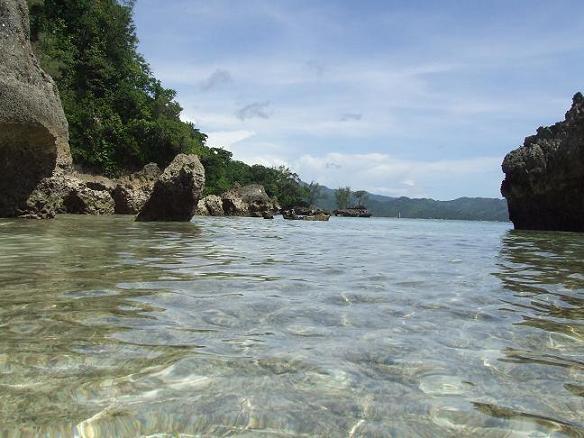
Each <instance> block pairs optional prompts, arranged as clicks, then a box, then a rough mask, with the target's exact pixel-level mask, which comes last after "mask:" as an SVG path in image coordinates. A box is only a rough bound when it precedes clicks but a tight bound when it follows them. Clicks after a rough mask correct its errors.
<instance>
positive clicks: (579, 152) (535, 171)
mask: <svg viewBox="0 0 584 438" xmlns="http://www.w3.org/2000/svg"><path fill="white" fill-rule="evenodd" d="M503 172H504V173H505V180H504V181H503V185H502V186H501V193H502V194H503V196H504V197H505V198H507V203H508V206H509V217H510V219H511V221H512V222H513V224H514V225H515V228H517V229H534V230H561V231H580V232H582V231H584V191H583V188H584V96H583V95H582V94H581V93H577V94H576V95H575V96H574V98H573V104H572V108H571V109H570V110H569V111H568V112H567V113H566V119H565V121H563V122H559V123H556V124H555V125H553V126H550V127H545V128H543V127H541V128H539V129H538V130H537V134H536V135H533V136H530V137H527V138H526V139H525V142H524V144H523V146H521V147H520V148H518V149H516V150H514V151H512V152H511V153H509V154H508V155H507V156H506V157H505V160H504V161H503Z"/></svg>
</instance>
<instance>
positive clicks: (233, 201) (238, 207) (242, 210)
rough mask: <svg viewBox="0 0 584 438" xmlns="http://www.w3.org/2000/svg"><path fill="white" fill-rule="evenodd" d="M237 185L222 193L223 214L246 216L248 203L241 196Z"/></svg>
mask: <svg viewBox="0 0 584 438" xmlns="http://www.w3.org/2000/svg"><path fill="white" fill-rule="evenodd" d="M239 188H240V187H239V186H237V187H234V188H233V189H231V190H228V191H227V192H225V193H223V194H222V195H221V199H222V200H223V211H224V212H225V216H247V215H249V205H248V204H247V203H246V202H245V201H244V200H243V199H242V198H241V195H240V194H239Z"/></svg>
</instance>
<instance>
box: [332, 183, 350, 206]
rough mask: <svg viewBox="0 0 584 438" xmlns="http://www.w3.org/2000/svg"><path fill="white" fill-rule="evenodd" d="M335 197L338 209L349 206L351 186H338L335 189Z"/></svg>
mask: <svg viewBox="0 0 584 438" xmlns="http://www.w3.org/2000/svg"><path fill="white" fill-rule="evenodd" d="M335 199H336V201H337V208H338V209H339V210H342V209H345V208H347V207H349V203H350V202H351V187H339V188H338V189H337V190H335Z"/></svg>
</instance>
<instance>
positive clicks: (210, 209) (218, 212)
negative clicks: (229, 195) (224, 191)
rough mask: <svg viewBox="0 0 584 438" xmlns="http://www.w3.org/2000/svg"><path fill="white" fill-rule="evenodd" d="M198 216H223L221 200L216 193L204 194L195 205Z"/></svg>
mask: <svg viewBox="0 0 584 438" xmlns="http://www.w3.org/2000/svg"><path fill="white" fill-rule="evenodd" d="M197 215H199V216H224V215H225V212H224V211H223V200H222V199H221V198H220V197H219V196H216V195H209V196H205V197H204V198H203V199H201V200H200V201H199V203H198V205H197Z"/></svg>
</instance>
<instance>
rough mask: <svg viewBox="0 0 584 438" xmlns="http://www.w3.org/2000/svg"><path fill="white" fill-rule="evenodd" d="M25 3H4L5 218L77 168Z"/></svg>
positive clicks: (1, 187)
mask: <svg viewBox="0 0 584 438" xmlns="http://www.w3.org/2000/svg"><path fill="white" fill-rule="evenodd" d="M29 32H30V31H29V18H28V9H27V5H26V1H25V0H0V216H15V215H17V214H18V210H19V209H20V208H22V207H23V206H24V204H25V202H26V200H27V198H28V197H29V195H30V194H31V192H32V191H33V190H34V188H35V187H36V186H37V185H38V183H39V182H40V181H41V180H42V179H43V178H45V177H48V176H50V175H52V174H53V172H54V170H55V168H57V167H63V168H66V167H68V166H69V165H70V164H71V156H70V154H69V143H68V126H67V120H66V118H65V114H64V112H63V108H62V106H61V102H60V99H59V96H58V92H57V88H56V86H55V83H54V82H53V80H52V79H51V78H50V77H49V76H48V75H47V74H46V73H45V72H44V71H43V70H42V69H41V68H40V66H39V63H38V62H37V60H36V58H35V56H34V54H33V52H32V48H31V45H30V41H29Z"/></svg>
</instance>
